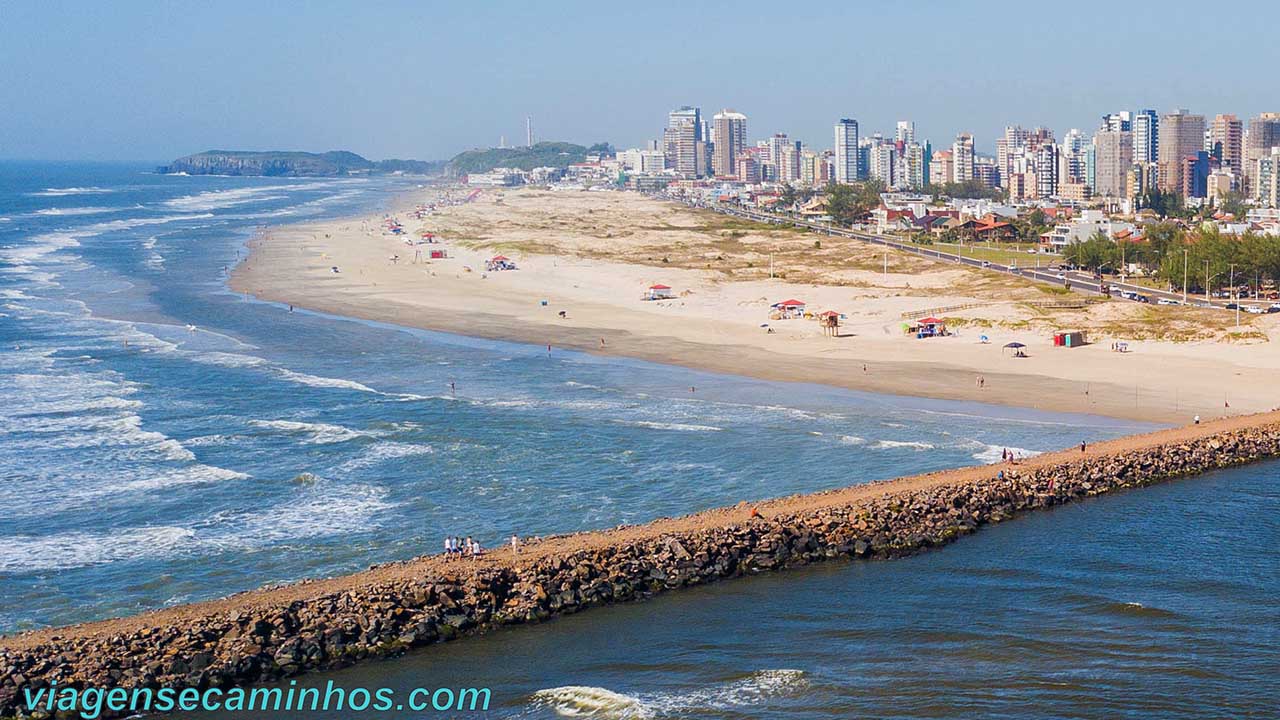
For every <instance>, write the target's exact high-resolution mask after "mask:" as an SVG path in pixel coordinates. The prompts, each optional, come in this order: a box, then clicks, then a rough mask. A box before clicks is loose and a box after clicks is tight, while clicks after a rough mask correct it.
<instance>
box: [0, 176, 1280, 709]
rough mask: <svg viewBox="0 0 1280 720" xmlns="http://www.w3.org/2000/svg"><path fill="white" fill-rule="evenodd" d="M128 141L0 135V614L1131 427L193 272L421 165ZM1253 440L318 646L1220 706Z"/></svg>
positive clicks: (1234, 689) (1260, 570) (1245, 695)
mask: <svg viewBox="0 0 1280 720" xmlns="http://www.w3.org/2000/svg"><path fill="white" fill-rule="evenodd" d="M147 170H148V168H147V167H146V166H141V165H51V164H29V163H3V164H0V507H3V508H4V510H3V512H0V632H11V631H15V630H21V629H26V628H34V627H44V626H50V625H60V624H66V623H72V622H81V621H85V620H93V619H99V618H104V617H111V616H116V615H121V614H129V613H135V612H139V611H143V610H146V609H150V608H155V607H162V606H166V605H171V604H175V603H182V602H190V601H196V600H202V599H208V598H214V597H220V596H223V595H227V594H229V593H232V592H236V591H240V590H246V589H250V588H255V587H260V586H263V585H267V584H273V583H280V582H288V581H292V580H298V579H301V578H306V577H318V576H329V575H335V574H340V573H345V572H350V571H355V570H359V569H363V568H364V567H367V566H368V565H371V564H374V563H380V562H387V561H391V560H399V559H405V558H409V557H413V556H416V555H421V554H424V553H432V552H436V551H438V549H439V548H440V547H441V543H442V539H443V537H444V536H445V535H450V534H454V535H471V536H474V537H476V538H478V539H479V540H480V541H481V542H482V543H484V544H486V545H490V546H492V545H495V544H497V543H499V542H500V541H501V539H502V538H505V537H509V536H510V535H511V534H512V533H518V534H520V535H533V534H549V533H558V532H571V531H577V530H586V529H593V528H602V527H610V526H614V525H618V524H621V523H635V522H643V521H646V520H649V519H652V518H655V517H661V516H671V515H678V514H684V513H688V512H692V511H696V510H700V509H705V508H709V507H715V506H719V505H725V504H732V503H736V502H738V501H740V500H747V499H755V498H763V497H772V496H779V495H786V494H791V493H796V492H806V491H814V490H822V489H828V488H834V487H841V486H844V485H849V484H852V483H857V482H865V481H870V480H876V479H883V478H889V477H894V476H897V475H903V474H910V473H917V472H923V471H927V470H934V469H940V468H946V467H954V466H957V465H963V464H974V463H982V462H992V461H995V460H998V459H999V456H1000V451H1001V449H1002V448H1016V449H1017V450H1018V451H1019V452H1020V453H1023V454H1026V453H1031V452H1036V451H1042V450H1047V449H1053V448H1059V447H1063V446H1068V445H1073V444H1075V443H1078V442H1080V441H1081V440H1096V439H1102V438H1106V437H1113V436H1117V435H1122V434H1127V433H1131V432H1135V431H1140V430H1146V429H1149V426H1146V425H1140V424H1136V423H1130V422H1124V421H1116V420H1109V419H1105V418H1099V417H1090V416H1083V415H1063V414H1047V413H1040V412H1032V411H1025V410H1015V409H1009V408H998V407H990V406H983V405H980V404H975V403H957V402H942V401H930V400H922V399H914V398H898V397H889V396H883V395H874V394H868V393H859V392H853V391H846V390H840V389H834V388H829V387H818V386H812V385H803V384H787V383H771V382H764V381H758V380H752V379H747V378H738V377H730V376H723V375H714V374H709V373H701V372H697V371H693V370H688V369H683V368H674V367H667V366H660V365H655V364H650V363H643V362H638V361H630V360H625V359H616V358H601V357H595V356H591V355H585V354H580V353H573V352H568V351H562V350H558V349H553V350H552V351H551V352H550V353H548V352H547V349H546V348H545V347H543V346H527V345H520V344H515V343H503V342H495V341H489V340H479V339H472V338H466V337H461V336H455V335H448V334H442V333H432V332H425V331H418V330H409V329H404V328H399V327H395V326H390V325H383V324H378V323H370V322H362V321H354V320H349V319H343V318H337V317H332V316H325V315H322V314H317V313H311V312H306V311H303V310H296V311H292V312H291V311H290V309H289V308H288V307H287V306H282V305H278V304H273V303H265V302H258V301H255V300H252V299H250V298H246V297H244V296H241V295H238V294H235V293H232V292H230V291H229V290H227V288H226V271H227V268H230V267H233V266H234V265H235V263H236V262H237V261H238V259H239V258H241V257H243V255H244V252H245V251H244V243H245V242H246V240H248V239H249V237H250V236H251V235H252V233H253V232H254V231H255V230H256V229H257V228H259V227H261V226H263V225H274V224H280V223H287V222H296V221H305V220H309V219H319V218H325V217H335V216H342V215H348V214H352V213H355V212H368V211H371V210H375V209H376V208H378V207H380V206H382V205H385V203H386V202H387V201H388V199H389V198H391V197H392V196H393V195H395V194H397V193H404V192H410V191H412V190H414V189H415V188H416V187H417V186H418V185H420V184H421V183H422V182H423V181H422V180H420V179H414V178H376V179H369V178H349V179H346V178H344V179H282V178H230V177H175V176H158V175H153V174H150V173H148V172H147ZM851 371H852V368H851ZM691 387H695V388H696V391H695V392H690V388H691ZM1274 467H1275V466H1273V465H1266V466H1259V467H1257V468H1251V469H1245V470H1238V471H1232V472H1228V473H1219V474H1216V475H1214V476H1211V477H1210V478H1204V479H1199V480H1191V481H1182V482H1178V483H1175V484H1172V485H1168V486H1165V487H1162V488H1157V489H1153V490H1146V491H1143V492H1141V493H1133V494H1128V495H1124V496H1121V497H1118V498H1107V499H1104V500H1099V501H1094V502H1091V503H1088V504H1085V505H1081V506H1077V507H1074V508H1067V509H1063V510H1060V511H1055V512H1052V513H1047V514H1044V515H1042V516H1038V517H1034V518H1029V519H1025V520H1019V521H1018V522H1016V523H1011V524H1008V525H1004V526H1001V527H998V528H994V529H992V530H990V531H986V532H984V533H980V534H979V535H978V536H976V537H974V538H969V539H966V540H964V541H962V542H961V543H958V544H957V545H956V546H954V547H951V548H948V549H946V550H943V551H940V552H935V553H929V554H926V555H924V556H921V557H917V558H913V559H910V560H906V561H899V562H892V563H834V564H832V565H829V566H827V567H823V568H815V569H810V570H803V571H799V572H795V573H787V574H782V575H777V576H770V577H762V578H754V579H751V580H743V581H738V582H731V583H726V584H724V585H723V586H720V587H714V588H707V589H700V590H694V591H689V592H683V593H680V594H678V595H673V596H671V597H667V598H661V599H659V600H657V601H655V602H652V603H646V604H641V605H628V606H622V607H617V608H608V609H603V610H599V611H593V612H591V613H587V614H585V615H582V616H576V617H571V618H565V619H562V620H557V621H555V622H553V623H550V624H548V625H546V626H543V627H531V628H521V629H518V630H512V631H504V632H499V633H494V634H493V635H491V636H488V637H485V638H480V639H475V640H469V641H466V642H463V643H459V644H457V645H455V646H452V647H451V646H442V647H437V648H431V649H429V650H426V651H423V652H420V653H415V654H414V655H412V656H410V657H408V658H403V659H400V660H397V661H395V662H392V663H379V664H376V665H372V666H367V667H363V668H355V669H352V670H348V671H344V673H341V674H339V675H342V676H347V675H348V674H354V675H351V676H352V677H355V678H356V679H358V680H361V681H363V682H373V681H374V680H375V679H376V680H377V681H378V683H379V684H383V683H384V681H385V682H387V683H391V682H400V683H408V682H412V683H413V684H415V685H422V684H434V685H443V684H445V683H448V682H453V683H460V682H462V681H463V680H464V679H466V680H469V681H470V683H469V684H472V685H484V684H487V685H490V686H491V687H493V690H494V695H495V709H494V710H493V715H492V716H494V717H557V716H564V715H573V714H577V715H583V714H584V713H595V716H598V717H761V718H765V717H796V718H808V717H814V718H817V717H833V716H838V717H847V716H860V717H953V716H957V715H964V716H983V717H1046V716H1052V717H1087V718H1094V717H1097V718H1103V717H1115V716H1117V715H1125V716H1130V717H1175V716H1180V715H1179V713H1184V712H1185V713H1187V714H1186V715H1185V716H1186V717H1199V716H1201V715H1197V714H1191V711H1192V710H1193V709H1195V707H1196V703H1198V702H1214V703H1218V704H1217V705H1215V707H1217V708H1219V712H1218V713H1217V714H1225V715H1247V712H1245V711H1246V710H1250V709H1253V708H1258V707H1262V705H1261V703H1263V701H1265V700H1267V699H1268V698H1267V697H1265V696H1263V695H1262V693H1263V692H1264V691H1263V690H1262V689H1261V688H1260V687H1259V686H1258V685H1257V684H1256V682H1255V678H1257V677H1261V676H1263V675H1265V672H1264V671H1272V672H1271V674H1272V675H1275V674H1276V673H1275V672H1274V671H1275V670H1280V668H1277V654H1276V651H1275V650H1274V649H1273V648H1274V646H1275V640H1277V639H1280V638H1277V637H1276V628H1277V627H1280V623H1277V622H1276V621H1277V620H1278V619H1280V618H1277V613H1276V605H1275V602H1274V598H1275V597H1276V596H1277V590H1278V589H1280V588H1277V576H1278V575H1280V573H1277V572H1276V570H1277V569H1280V568H1278V567H1277V564H1276V561H1275V560H1274V559H1272V557H1269V556H1268V555H1267V554H1265V553H1260V552H1257V551H1258V548H1260V547H1266V546H1269V547H1271V548H1272V549H1274V547H1275V545H1276V540H1277V539H1280V532H1277V526H1276V524H1275V520H1274V518H1275V510H1276V506H1277V497H1276V494H1275V490H1274V488H1273V487H1270V486H1268V484H1267V482H1266V481H1267V478H1268V477H1269V474H1268V473H1273V472H1274ZM1268 509H1269V511H1270V512H1268ZM1224 523H1225V524H1224ZM1197 563H1199V564H1197ZM1215 583H1216V584H1215ZM1268 633H1269V635H1268ZM1268 640H1270V642H1269V643H1268V642H1267V641H1268ZM321 677H323V676H321ZM1056 683H1061V684H1056ZM1056 688H1060V689H1056ZM1270 699H1274V697H1272V698H1270ZM1147 702H1149V703H1153V704H1151V705H1150V708H1147V707H1146V706H1144V705H1142V703H1147ZM1179 703H1181V706H1182V707H1181V709H1179V708H1178V707H1175V706H1176V705H1178V704H1179ZM1046 708H1048V709H1046ZM1151 708H1154V709H1151ZM1210 714H1213V713H1210Z"/></svg>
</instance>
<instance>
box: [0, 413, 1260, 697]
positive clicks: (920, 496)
mask: <svg viewBox="0 0 1280 720" xmlns="http://www.w3.org/2000/svg"><path fill="white" fill-rule="evenodd" d="M1277 456H1280V412H1272V413H1266V414H1261V415H1253V416H1237V417H1232V418H1224V419H1221V420H1216V421H1211V422H1208V423H1203V424H1200V425H1191V426H1185V427H1178V428H1171V429H1165V430H1157V431H1154V432H1151V433H1146V434H1142V435H1134V436H1129V437H1122V438H1117V439H1114V440H1108V441H1103V442H1099V443H1096V444H1094V445H1092V446H1089V447H1087V448H1086V449H1084V450H1082V449H1080V448H1078V447H1072V448H1068V449H1065V450H1059V451H1053V452H1049V453H1045V454H1043V455H1039V456H1035V457H1033V458H1030V459H1027V460H1024V461H1021V462H1019V463H1017V464H1016V465H1011V464H1000V465H981V466H972V467H964V468H958V469H951V470H941V471H935V472H931V473H925V474H921V475H914V476H907V477H900V478H896V479H893V480H885V481H878V482H872V483H866V484H859V485H853V486H848V487H845V488H841V489H836V490H830V491H825V492H818V493H811V494H801V495H793V496H788V497H783V498H777V499H774V500H768V501H763V502H760V503H758V504H756V505H751V504H748V503H745V502H744V503H739V504H738V505H735V506H729V507H721V508H716V509H712V510H707V511H704V512H701V513H696V514H692V515H686V516H683V517H677V518H659V519H657V520H654V521H652V522H649V523H645V524H642V525H634V526H619V527H617V528H612V529H606V530H598V531H589V532H583V533H576V534H572V535H562V536H554V537H548V538H544V539H535V540H532V541H530V542H528V543H527V544H525V545H523V546H522V548H521V552H520V554H519V556H518V557H513V556H512V554H511V552H510V549H509V548H498V549H495V550H493V551H492V552H490V553H489V554H488V555H486V556H484V557H482V558H478V559H471V560H465V561H458V560H453V561H447V560H444V559H443V558H441V557H440V556H439V555H429V556H422V557H418V558H415V559H413V560H408V561H404V562H396V563H389V564H387V565H382V566H376V567H373V568H371V569H369V570H366V571H364V572H360V573H355V574H352V575H347V576H341V577H335V578H326V579H316V580H305V581H302V582H299V583H295V584H291V585H284V586H276V587H267V588H262V589H258V590H252V591H248V592H243V593H238V594H236V595H231V596H228V597H226V598H223V599H220V600H212V601H206V602H201V603H194V604H190V605H180V606H174V607H170V608H164V609H160V610H154V611H150V612H147V613H143V614H140V615H134V616H129V617H124V618H116V619H112V620H103V621H97V622H92V623H84V624H78V625H71V626H66V627H60V628H48V629H42V630H35V631H28V632H24V633H20V634H17V635H11V636H6V637H0V661H3V663H2V664H3V665H4V666H7V667H9V668H10V675H9V677H10V678H11V677H12V675H13V674H14V673H16V674H18V675H19V676H21V677H24V678H25V680H26V681H27V682H32V681H37V682H38V681H41V680H44V681H48V680H55V679H56V680H57V681H58V683H59V685H62V686H67V685H74V684H76V683H80V684H89V685H96V686H106V685H117V684H119V685H121V686H127V685H130V684H132V683H135V682H139V681H147V682H162V683H163V684H166V685H185V686H195V685H200V684H204V683H210V682H217V683H223V684H226V683H232V682H242V683H245V682H260V681H267V680H271V679H275V678H279V677H286V676H289V675H293V674H297V673H298V672H302V671H306V670H317V669H330V668H337V667H344V666H347V665H350V664H353V663H355V662H357V661H359V660H361V659H364V658H368V657H385V656H391V655H396V654H400V653H402V652H404V651H406V650H407V649H409V648H412V647H420V646H425V645H430V644H433V643H435V642H440V641H446V640H451V639H454V638H456V637H463V636H467V635H471V634H475V633H479V632H484V631H487V630H491V629H495V628H497V627H500V626H503V625H509V624H522V623H532V622H540V621H543V620H546V619H548V618H550V617H553V616H555V615H558V614H562V613H566V612H576V611H577V610H582V609H586V608H589V607H591V606H594V605H601V604H611V603H615V602H625V601H631V600H641V599H644V598H646V597H649V596H651V595H653V594H657V593H660V592H665V591H667V590H673V589H676V588H679V587H684V586H688V585H697V584H702V583H705V582H711V581H714V580H717V579H721V578H730V577H738V576H742V575H750V574H756V573H759V572H766V571H772V570H780V569H785V568H787V567H792V566H797V565H804V564H808V563H810V562H816V561H819V560H823V559H829V558H835V557H852V558H863V559H871V558H879V559H891V558H895V557H901V556H905V555H910V554H915V553H917V552H920V551H923V550H927V549H930V548H933V547H938V546H942V545H945V544H948V543H949V542H951V541H954V540H955V539H958V538H959V537H962V536H964V535H967V534H969V533H971V532H974V531H976V530H978V529H980V528H981V527H982V526H983V525H986V524H990V523H995V522H1000V521H1002V520H1004V519H1009V518H1012V517H1015V516H1017V515H1019V514H1022V513H1024V512H1028V511H1032V510H1037V509H1047V508H1052V507H1055V506H1057V505H1060V504H1064V503H1069V502H1072V501H1075V500H1079V499H1084V498H1087V497H1091V496H1093V495H1098V494H1102V493H1106V492H1110V491H1117V490H1124V489H1130V488H1137V487H1142V486H1145V485H1148V484H1152V483H1156V482H1161V481H1165V480H1170V479H1173V478H1178V477H1184V476H1188V475H1195V474H1200V473H1203V472H1206V471H1209V470H1213V469H1220V468H1227V467H1234V466H1239V465H1244V464H1249V463H1254V462H1258V461H1261V460H1265V459H1272V458H1275V457H1277ZM753 509H755V510H758V512H759V514H760V515H761V517H759V518H755V517H752V510H753ZM584 568H585V570H584ZM340 627H346V628H349V630H347V631H343V632H344V633H345V634H343V633H339V636H340V637H339V636H333V635H332V633H333V632H334V631H336V630H337V628H340ZM326 628H327V629H326ZM362 628H363V629H362ZM353 633H354V634H353ZM335 638H336V639H335ZM335 643H336V644H335ZM55 656H61V657H63V658H78V659H73V660H68V661H66V662H64V663H61V664H49V663H45V662H44V659H46V658H49V657H55ZM40 668H43V669H40ZM108 668H123V669H124V670H125V672H124V674H123V675H120V674H117V675H115V676H110V677H108V676H106V675H103V673H105V672H106V671H107V669H108ZM5 691H12V692H11V693H9V694H8V697H7V698H6V697H5V695H6V692H5ZM17 697H19V695H18V688H17V686H16V685H14V684H9V685H0V711H12V710H13V709H14V706H12V705H11V703H13V702H16V698H17ZM6 703H10V705H9V706H8V707H6V706H5V705H6ZM0 716H5V712H0Z"/></svg>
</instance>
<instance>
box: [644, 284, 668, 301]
mask: <svg viewBox="0 0 1280 720" xmlns="http://www.w3.org/2000/svg"><path fill="white" fill-rule="evenodd" d="M673 297H675V294H674V293H672V292H671V286H670V285H650V286H649V289H648V291H646V292H645V294H644V299H645V300H670V299H671V298H673Z"/></svg>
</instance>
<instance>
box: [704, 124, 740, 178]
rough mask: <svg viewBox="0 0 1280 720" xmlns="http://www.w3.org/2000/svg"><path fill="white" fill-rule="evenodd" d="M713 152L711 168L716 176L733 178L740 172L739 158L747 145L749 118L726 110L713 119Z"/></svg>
mask: <svg viewBox="0 0 1280 720" xmlns="http://www.w3.org/2000/svg"><path fill="white" fill-rule="evenodd" d="M711 130H712V133H713V143H714V145H713V150H712V158H711V167H712V170H713V171H714V172H715V174H716V176H717V177H719V176H725V177H728V176H731V175H736V174H737V172H738V165H737V162H738V158H739V157H740V156H741V155H742V149H743V148H744V147H746V144H747V116H746V115H743V114H742V113H740V112H735V111H733V110H729V109H725V110H721V111H720V112H718V113H716V114H715V115H714V116H713V117H712V118H711Z"/></svg>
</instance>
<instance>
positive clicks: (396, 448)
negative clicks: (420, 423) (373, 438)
mask: <svg viewBox="0 0 1280 720" xmlns="http://www.w3.org/2000/svg"><path fill="white" fill-rule="evenodd" d="M434 452H435V448H433V447H431V446H430V445H419V444H415V443H401V442H391V441H386V442H379V443H375V444H374V445H372V446H371V447H370V448H369V449H368V450H367V451H365V453H364V454H363V455H361V456H360V457H358V458H355V459H352V460H348V461H347V462H345V463H343V464H341V465H339V466H338V471H339V472H344V473H346V472H352V471H355V470H361V469H364V468H367V467H372V466H374V465H377V464H378V463H381V462H384V461H386V460H394V459H396V458H404V457H413V456H416V455H430V454H432V453H434Z"/></svg>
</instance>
